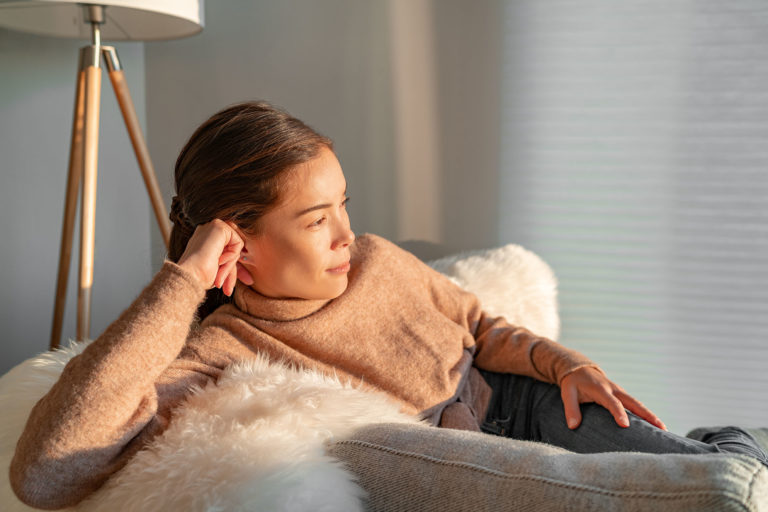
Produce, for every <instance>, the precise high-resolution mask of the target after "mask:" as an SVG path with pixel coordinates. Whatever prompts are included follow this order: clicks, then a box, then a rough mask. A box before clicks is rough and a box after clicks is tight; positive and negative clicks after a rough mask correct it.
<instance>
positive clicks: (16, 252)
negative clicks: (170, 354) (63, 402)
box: [0, 29, 151, 373]
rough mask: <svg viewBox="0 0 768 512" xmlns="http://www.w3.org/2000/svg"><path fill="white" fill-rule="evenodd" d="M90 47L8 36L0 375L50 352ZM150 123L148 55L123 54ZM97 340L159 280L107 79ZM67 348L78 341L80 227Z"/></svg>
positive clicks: (0, 221) (1, 128)
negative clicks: (74, 130) (75, 123)
mask: <svg viewBox="0 0 768 512" xmlns="http://www.w3.org/2000/svg"><path fill="white" fill-rule="evenodd" d="M84 44H86V43H84V42H82V41H70V40H65V39H55V38H46V37H39V36H34V35H26V34H22V33H18V32H12V31H9V30H4V29H0V155H1V156H2V158H0V240H2V243H0V282H2V283H3V286H2V288H0V327H2V332H3V342H2V343H1V344H0V373H4V372H6V371H7V370H8V369H10V368H11V367H12V366H14V365H16V364H17V363H19V362H21V361H22V360H24V359H26V358H28V357H31V356H33V355H35V354H37V353H39V352H41V351H44V350H46V349H47V348H48V343H49V338H50V329H51V319H52V316H53V301H54V293H55V286H56V273H57V269H58V260H59V244H60V240H61V217H62V212H63V208H64V187H65V183H66V178H67V164H68V159H69V144H70V136H71V127H72V114H73V108H74V98H75V80H76V74H77V62H78V52H79V50H78V49H79V48H80V47H81V46H83V45H84ZM117 48H118V52H119V55H120V58H121V59H122V61H123V63H124V66H125V69H126V77H127V80H128V85H129V87H130V89H131V93H132V97H133V101H134V103H135V105H136V110H137V112H138V115H139V118H140V119H141V120H142V121H143V119H144V112H145V101H144V49H143V46H142V44H141V43H129V44H119V45H117ZM101 98H102V100H101V129H100V143H99V181H98V196H97V205H96V249H95V253H96V261H95V264H94V287H93V307H92V317H93V318H92V328H91V335H92V336H95V335H97V334H98V333H100V332H101V331H102V330H103V329H104V328H105V327H106V326H107V325H108V324H109V323H110V322H111V321H112V320H113V319H114V318H116V317H117V315H119V314H120V312H121V311H122V310H123V309H124V308H125V307H126V306H127V305H128V304H129V303H130V302H131V300H132V299H133V298H134V297H135V296H136V294H138V292H139V291H140V290H141V288H142V287H143V286H144V284H145V283H146V282H147V281H148V280H149V279H150V277H151V265H150V256H149V254H150V253H149V246H150V236H149V215H150V213H149V207H148V200H147V199H146V193H145V192H144V188H143V187H144V184H143V181H142V179H141V173H140V172H139V169H138V166H137V164H136V160H135V158H134V156H133V150H132V148H131V145H130V141H129V139H128V134H127V132H126V130H125V125H124V124H123V121H122V116H121V115H120V111H119V109H118V106H117V101H116V99H115V95H114V92H113V91H112V86H111V84H110V82H109V78H108V77H107V76H106V74H105V75H104V76H103V77H102V94H101ZM75 236H76V241H75V246H74V249H73V261H72V270H71V271H70V278H69V295H68V299H67V307H66V312H65V315H66V316H65V323H64V337H63V339H64V341H65V343H66V339H67V338H73V337H74V336H75V316H76V309H77V296H76V286H77V272H78V270H77V255H78V254H79V219H78V221H77V228H76V232H75Z"/></svg>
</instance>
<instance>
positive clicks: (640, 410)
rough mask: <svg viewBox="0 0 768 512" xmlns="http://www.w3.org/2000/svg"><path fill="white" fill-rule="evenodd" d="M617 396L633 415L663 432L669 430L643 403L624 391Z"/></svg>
mask: <svg viewBox="0 0 768 512" xmlns="http://www.w3.org/2000/svg"><path fill="white" fill-rule="evenodd" d="M616 396H617V397H618V398H619V400H621V402H622V403H623V404H624V407H626V408H627V410H629V411H630V412H631V413H632V414H635V415H636V416H639V417H640V418H642V419H644V420H645V421H647V422H648V423H650V424H651V425H654V426H656V427H658V428H660V429H662V430H667V426H666V425H665V424H664V422H663V421H661V419H660V418H659V417H658V416H656V415H655V414H653V413H652V412H651V410H650V409H648V408H647V407H646V406H645V405H643V403H642V402H640V401H639V400H637V399H636V398H634V397H632V396H630V395H628V394H627V393H626V392H623V391H622V392H619V393H616Z"/></svg>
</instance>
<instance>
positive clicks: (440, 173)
mask: <svg viewBox="0 0 768 512" xmlns="http://www.w3.org/2000/svg"><path fill="white" fill-rule="evenodd" d="M396 7H397V9H396ZM403 9H405V14H406V15H407V14H408V9H413V11H414V12H419V13H421V14H425V17H423V18H422V20H421V23H422V25H423V26H421V27H416V29H421V30H424V31H426V32H428V33H430V34H432V40H431V41H424V40H423V38H422V39H419V38H418V37H413V35H412V34H411V35H409V34H408V33H403V30H402V27H401V26H399V25H398V24H400V23H402V21H403ZM500 11H501V6H500V2H499V1H497V0H489V1H485V2H474V3H472V5H471V6H470V5H468V4H467V2H463V1H461V0H446V1H432V0H407V1H405V2H403V0H381V1H376V2H360V1H357V0H324V1H323V2H314V1H311V0H286V1H281V2H267V1H258V2H254V1H246V0H239V1H229V2H216V3H214V2H209V3H208V4H207V5H206V27H205V30H204V31H203V32H202V33H201V34H200V35H199V36H196V37H194V38H189V39H183V40H178V41H171V42H162V43H147V44H146V66H147V67H146V69H147V124H148V129H149V141H150V142H149V143H150V151H151V153H152V155H153V158H154V159H155V164H156V167H157V169H158V174H159V175H160V177H159V179H160V182H161V187H162V188H163V190H164V193H165V196H166V198H167V201H168V202H169V203H170V198H171V197H172V195H173V194H172V188H173V165H174V163H175V159H176V156H177V155H178V152H179V150H180V149H181V146H182V145H183V144H184V142H185V141H186V139H187V138H188V137H189V135H191V134H192V131H193V130H194V129H195V128H196V127H197V125H199V124H200V123H201V122H202V121H203V120H205V119H206V118H207V117H208V116H210V115H211V114H213V113H214V112H215V111H217V110H219V109H221V108H223V107H224V106H226V105H228V104H230V103H234V102H237V101H241V100H246V99H257V98H258V99H266V100H268V101H271V102H273V103H275V104H277V105H280V106H282V107H284V108H286V109H287V110H289V111H290V112H291V113H292V114H294V115H296V116H297V117H299V118H301V119H303V120H304V121H306V122H308V123H309V124H310V125H312V126H314V127H315V128H317V129H318V130H320V131H321V132H323V133H325V134H326V135H329V136H330V137H331V138H333V139H334V141H335V144H336V149H337V152H338V155H339V159H340V161H341V164H342V167H343V168H344V172H345V174H346V177H347V180H348V183H349V192H350V196H351V197H352V201H351V202H350V207H349V210H350V216H351V219H352V227H353V229H354V230H355V231H356V232H357V233H363V232H373V233H377V234H380V235H382V236H384V237H387V238H390V239H393V240H403V239H409V238H417V239H425V240H428V241H429V242H431V243H433V244H437V245H438V246H437V247H434V246H431V245H430V246H428V247H424V246H417V245H410V247H413V248H415V250H418V251H420V252H421V255H422V256H424V257H434V256H438V255H440V254H443V253H445V252H446V251H453V250H462V249H471V248H479V247H488V246H492V245H495V244H496V243H497V234H496V231H497V230H496V209H497V208H496V196H497V194H496V193H495V184H496V179H497V174H498V171H497V166H498V144H499V142H498V123H499V121H498V116H497V113H496V112H497V111H498V105H499V90H498V87H499V84H498V82H499V79H498V78H499V68H500V65H499V62H500V60H499V59H500V58H501V57H500V55H501V50H500V45H501V37H500V22H499V20H500V15H499V13H500ZM406 19H407V16H406ZM395 38H405V39H406V41H407V42H409V43H410V45H409V44H406V45H405V46H403V45H402V44H400V45H395V44H394V43H395V42H396V40H395ZM397 41H399V39H397ZM430 42H431V43H432V45H431V48H429V49H428V51H426V53H425V54H424V58H425V59H429V60H428V61H427V62H426V64H429V65H430V70H429V71H428V72H427V73H429V74H431V76H425V73H424V71H423V70H417V69H413V67H414V66H418V65H419V62H415V63H414V62H413V61H412V59H410V56H411V53H413V52H418V51H420V50H423V48H421V47H420V46H419V45H421V44H422V43H426V44H427V45H428V44H429V43H430ZM409 66H410V67H409ZM415 71H419V73H415ZM397 73H400V75H398V76H396V75H397ZM398 88H400V90H398ZM403 89H405V91H403ZM412 90H417V91H421V92H422V94H421V95H420V96H419V95H416V97H415V98H411V99H409V98H408V97H406V98H405V99H403V94H402V93H403V92H410V91H412ZM419 98H426V99H427V100H431V101H433V102H434V106H435V108H436V111H437V116H436V117H437V118H436V119H435V120H434V122H432V123H424V124H423V126H422V125H419V126H420V127H421V128H420V129H421V131H420V132H419V131H418V130H413V129H412V127H411V126H410V124H409V123H418V122H419V119H418V118H414V117H413V114H412V112H413V111H416V110H418V109H420V108H422V105H419V104H418V103H417V101H418V100H419ZM409 101H410V103H409ZM404 124H405V126H404ZM402 129H411V132H413V135H412V136H413V137H414V138H416V139H417V140H422V139H424V140H426V139H428V138H431V137H435V136H436V141H435V149H434V150H435V151H436V152H437V153H438V155H437V156H438V159H439V163H440V165H439V168H437V169H433V171H434V172H435V173H436V176H435V178H436V180H437V181H436V182H435V183H434V187H430V188H427V189H420V190H416V193H415V194H414V193H407V192H409V190H408V187H409V186H410V183H411V181H414V182H415V183H414V186H419V185H421V184H420V183H419V180H418V179H415V180H414V177H418V176H419V175H420V174H421V173H423V172H424V169H420V168H419V167H418V162H419V160H418V155H417V157H416V158H413V155H409V154H408V151H411V152H412V150H411V149H409V148H404V147H402V144H401V143H399V142H398V138H397V136H396V134H397V132H398V130H402ZM432 132H434V133H432ZM420 149H421V150H424V149H425V148H424V147H423V146H421V147H419V146H418V144H417V149H416V151H419V150H420ZM404 188H405V189H406V190H405V192H406V193H404V192H403V189H404ZM427 196H429V197H431V198H432V199H433V200H432V201H427V200H425V198H426V197H427ZM432 196H434V197H432ZM427 204H438V205H439V209H438V210H436V211H432V210H430V209H429V208H428V207H427ZM403 211H409V212H415V213H414V214H413V215H412V216H413V219H409V218H401V215H399V213H400V212H403ZM433 216H434V217H436V218H435V219H431V220H432V221H431V222H428V223H427V224H428V225H429V226H433V227H434V226H439V231H438V232H436V233H435V232H433V231H431V230H422V231H419V230H418V229H409V227H410V226H411V225H412V224H415V223H417V222H418V221H419V220H420V219H419V217H433ZM153 229H154V228H153ZM163 255H164V247H163V246H162V242H161V241H160V238H159V233H158V232H157V230H154V235H153V262H154V264H156V265H159V262H161V261H162V257H163Z"/></svg>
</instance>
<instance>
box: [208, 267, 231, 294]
mask: <svg viewBox="0 0 768 512" xmlns="http://www.w3.org/2000/svg"><path fill="white" fill-rule="evenodd" d="M232 272H235V263H234V262H229V263H225V264H223V265H220V266H219V268H218V270H217V271H216V279H214V281H213V282H214V286H216V287H218V288H221V289H222V290H223V289H224V283H225V282H226V281H227V277H228V276H229V274H230V273H232Z"/></svg>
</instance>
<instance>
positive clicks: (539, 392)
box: [480, 370, 768, 466]
mask: <svg viewBox="0 0 768 512" xmlns="http://www.w3.org/2000/svg"><path fill="white" fill-rule="evenodd" d="M480 373H481V375H482V376H483V378H484V379H485V380H486V382H488V384H489V385H490V386H491V388H492V389H493V396H492V397H491V402H490V404H489V406H488V413H487V415H486V419H485V423H484V424H483V426H482V430H483V431H484V432H487V433H490V434H495V435H499V436H505V437H511V438H514V439H523V440H528V441H542V442H545V443H549V444H552V445H555V446H560V447H562V448H565V449H567V450H570V451H573V452H577V453H600V452H624V451H635V452H646V453H740V454H744V455H749V456H750V457H754V458H756V459H758V460H759V461H760V462H762V463H763V464H765V465H766V466H768V456H766V454H765V453H764V452H763V450H762V449H761V448H760V445H759V444H758V443H757V441H756V440H755V439H754V437H752V435H750V434H749V433H748V432H746V431H744V430H742V429H741V428H738V427H723V428H722V429H716V430H714V431H709V432H708V433H706V434H705V435H703V436H702V438H701V440H700V441H699V440H695V439H689V438H687V437H682V436H679V435H676V434H673V433H671V432H667V431H665V430H661V429H660V428H657V427H654V426H653V425H651V424H650V423H648V422H647V421H645V420H643V419H640V418H639V417H638V416H636V415H634V414H632V413H631V412H629V411H627V415H628V416H629V427H627V428H623V427H620V426H619V425H618V424H617V423H616V421H615V420H614V419H613V416H612V415H611V413H610V412H608V410H607V409H605V408H604V407H603V406H601V405H597V404H594V403H588V404H581V415H582V420H581V424H580V425H579V427H578V428H576V429H575V430H571V429H569V428H568V426H567V425H566V422H565V410H564V409H563V401H562V399H561V397H560V388H559V387H557V386H555V385H554V384H547V383H545V382H541V381H538V380H536V379H533V378H531V377H522V376H519V375H512V374H509V373H494V372H488V371H485V370H480Z"/></svg>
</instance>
